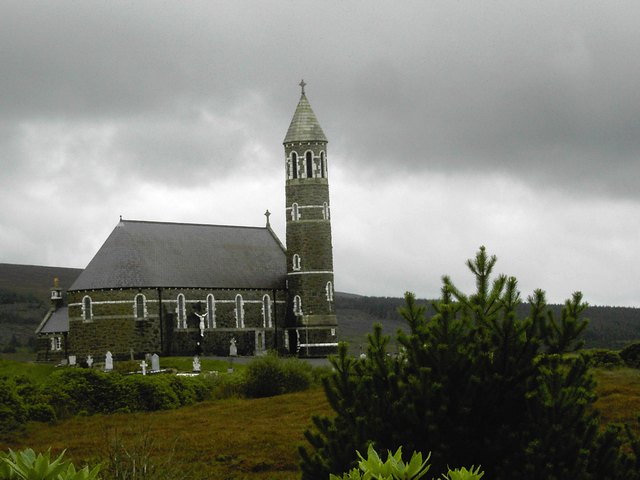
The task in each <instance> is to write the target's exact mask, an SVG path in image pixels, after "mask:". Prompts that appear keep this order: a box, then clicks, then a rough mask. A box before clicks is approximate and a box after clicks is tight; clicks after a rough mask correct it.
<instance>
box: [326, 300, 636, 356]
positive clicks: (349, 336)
mask: <svg viewBox="0 0 640 480" xmlns="http://www.w3.org/2000/svg"><path fill="white" fill-rule="evenodd" d="M418 303H421V304H423V305H425V306H426V307H427V312H426V314H427V318H428V317H429V316H431V315H433V314H434V311H433V309H432V307H431V301H429V300H418ZM403 304H404V300H403V299H402V298H394V297H366V296H358V295H352V294H345V293H339V292H337V293H336V313H337V315H338V323H339V328H338V332H339V334H340V338H341V339H343V340H346V341H349V342H350V343H352V348H351V351H352V353H357V352H359V351H360V350H361V349H366V334H367V333H369V332H371V330H372V325H373V323H374V322H378V323H380V324H381V325H382V327H383V332H384V333H386V334H393V333H395V332H396V331H397V330H398V329H399V328H400V329H403V330H404V329H405V328H406V322H405V321H404V320H403V319H402V318H401V317H400V315H399V314H398V308H399V307H401V306H402V305H403ZM549 308H550V309H551V310H552V311H553V312H554V314H555V315H556V318H560V311H561V308H562V306H561V305H549ZM528 312H529V306H528V305H527V304H526V303H525V304H523V305H520V307H519V312H518V313H519V315H520V316H522V317H524V316H526V315H527V314H528ZM584 316H585V317H586V318H587V319H588V320H589V326H588V327H587V330H586V332H585V334H584V336H583V339H584V340H585V347H586V348H609V349H612V350H619V349H621V348H623V347H624V346H625V345H627V344H628V343H630V342H633V341H636V340H640V309H639V308H630V307H607V306H604V307H603V306H594V307H588V308H587V309H586V310H585V313H584Z"/></svg>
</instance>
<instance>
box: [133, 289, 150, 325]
mask: <svg viewBox="0 0 640 480" xmlns="http://www.w3.org/2000/svg"><path fill="white" fill-rule="evenodd" d="M133 310H134V313H133V314H134V316H135V317H136V320H143V319H145V318H147V299H146V298H145V296H144V295H143V294H141V293H139V294H137V295H136V298H135V302H134V304H133Z"/></svg>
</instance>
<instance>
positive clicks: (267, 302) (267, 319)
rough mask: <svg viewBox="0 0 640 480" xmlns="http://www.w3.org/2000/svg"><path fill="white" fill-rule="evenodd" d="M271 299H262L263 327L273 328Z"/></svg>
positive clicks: (266, 297) (265, 297)
mask: <svg viewBox="0 0 640 480" xmlns="http://www.w3.org/2000/svg"><path fill="white" fill-rule="evenodd" d="M272 326H273V325H272V323H271V297H270V296H269V295H264V296H263V297H262V327H263V328H271V327H272Z"/></svg>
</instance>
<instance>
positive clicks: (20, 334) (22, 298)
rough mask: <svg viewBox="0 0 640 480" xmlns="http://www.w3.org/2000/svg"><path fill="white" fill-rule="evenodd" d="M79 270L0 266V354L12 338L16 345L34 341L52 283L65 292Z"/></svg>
mask: <svg viewBox="0 0 640 480" xmlns="http://www.w3.org/2000/svg"><path fill="white" fill-rule="evenodd" d="M80 272H82V269H79V268H62V267H41V266H37V265H14V264H9V263H0V351H1V350H2V349H3V347H4V346H5V345H7V344H8V343H9V341H10V340H11V338H12V337H13V336H14V335H15V337H16V339H17V341H18V344H19V345H27V344H29V343H32V342H33V340H34V339H35V334H34V331H35V329H36V327H37V326H38V324H39V323H40V321H41V320H42V318H43V317H44V314H45V313H46V312H47V310H48V309H49V299H50V296H51V287H52V286H53V279H54V278H56V277H57V278H58V279H59V282H60V287H62V288H63V289H64V290H66V289H68V288H69V287H70V286H71V284H72V283H73V281H74V280H75V279H76V278H77V277H78V275H80Z"/></svg>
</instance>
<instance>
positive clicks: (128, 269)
mask: <svg viewBox="0 0 640 480" xmlns="http://www.w3.org/2000/svg"><path fill="white" fill-rule="evenodd" d="M300 86H301V88H302V92H301V97H300V101H299V102H298V105H297V108H296V110H295V112H294V114H293V118H292V120H291V124H290V126H289V129H288V131H287V133H286V136H285V138H284V142H283V145H284V154H285V170H286V181H285V193H286V207H285V210H284V212H283V213H284V214H285V215H286V244H287V247H286V248H285V247H284V246H283V244H282V243H281V242H280V240H279V239H278V237H277V236H276V234H275V233H274V232H273V230H272V229H271V227H270V224H269V212H267V213H266V214H265V215H266V225H265V226H264V227H240V226H229V225H201V224H185V223H165V222H150V221H136V220H125V219H122V218H121V219H120V221H119V223H118V224H117V225H116V227H115V228H114V230H113V232H112V233H111V235H109V237H108V238H107V239H106V241H105V242H104V244H103V245H102V247H101V248H100V250H98V252H97V253H96V255H95V256H94V257H93V259H92V260H91V262H89V264H88V265H87V267H86V269H85V270H84V271H83V272H82V273H81V274H80V275H79V277H78V278H77V279H76V281H75V282H74V283H73V284H72V285H71V287H70V288H69V290H68V291H67V292H66V305H65V304H64V303H65V302H64V300H63V292H62V291H61V289H60V288H59V287H58V285H55V284H54V287H53V288H52V296H51V299H52V308H51V310H50V311H49V312H48V313H47V315H46V317H45V318H44V320H43V321H42V323H41V324H40V326H39V327H38V329H37V333H38V336H39V338H40V343H39V345H40V355H39V356H40V357H41V358H49V359H51V358H66V357H68V356H71V355H74V356H76V357H77V358H78V359H80V358H85V357H87V356H88V355H92V356H96V358H99V357H103V356H104V355H105V353H106V352H107V351H109V352H111V353H112V354H113V356H114V358H130V357H131V356H135V357H140V356H141V355H144V354H148V353H158V354H161V355H194V354H198V355H223V356H224V355H229V354H230V351H232V350H233V351H234V352H235V351H236V350H237V354H238V355H259V354H261V353H263V352H265V351H266V350H269V349H273V350H277V351H279V352H282V353H289V354H294V355H299V356H326V355H327V354H329V353H333V352H334V351H335V350H336V347H337V336H336V328H337V319H336V314H335V306H334V281H333V253H332V244H331V206H330V202H329V181H328V163H327V138H326V137H325V135H324V132H323V131H322V128H321V127H320V124H319V123H318V120H317V118H316V116H315V114H314V112H313V110H312V109H311V105H310V104H309V101H308V100H307V97H306V94H305V90H304V87H305V84H304V81H303V82H301V83H300ZM274 173H275V172H274Z"/></svg>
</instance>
